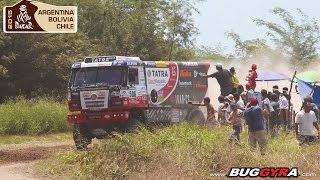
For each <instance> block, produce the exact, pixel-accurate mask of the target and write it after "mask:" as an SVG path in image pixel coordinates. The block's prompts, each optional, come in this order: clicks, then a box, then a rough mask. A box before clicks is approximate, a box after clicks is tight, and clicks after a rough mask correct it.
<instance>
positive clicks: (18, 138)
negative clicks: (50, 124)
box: [0, 132, 72, 147]
mask: <svg viewBox="0 0 320 180" xmlns="http://www.w3.org/2000/svg"><path fill="white" fill-rule="evenodd" d="M67 141H70V142H71V141H72V134H71V133H70V132H65V133H54V134H47V135H41V136H39V135H0V147H7V146H8V147H10V146H11V145H14V146H16V145H21V146H23V145H26V144H30V145H32V144H37V145H39V144H43V143H61V142H67Z"/></svg>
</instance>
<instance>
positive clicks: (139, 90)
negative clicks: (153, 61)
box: [128, 66, 147, 107]
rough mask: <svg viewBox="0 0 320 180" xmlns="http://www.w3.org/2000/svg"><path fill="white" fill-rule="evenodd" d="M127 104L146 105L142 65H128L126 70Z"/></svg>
mask: <svg viewBox="0 0 320 180" xmlns="http://www.w3.org/2000/svg"><path fill="white" fill-rule="evenodd" d="M128 87H129V90H128V91H129V92H128V94H129V104H130V105H131V106H138V107H140V106H147V88H146V82H145V77H144V70H143V67H140V66H137V67H129V70H128Z"/></svg>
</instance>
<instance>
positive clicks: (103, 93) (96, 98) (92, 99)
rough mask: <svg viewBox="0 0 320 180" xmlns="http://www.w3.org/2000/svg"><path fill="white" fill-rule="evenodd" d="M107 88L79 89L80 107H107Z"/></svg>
mask: <svg viewBox="0 0 320 180" xmlns="http://www.w3.org/2000/svg"><path fill="white" fill-rule="evenodd" d="M108 95H109V91H108V90H97V91H81V92H80V97H81V107H82V109H88V110H100V109H102V108H108Z"/></svg>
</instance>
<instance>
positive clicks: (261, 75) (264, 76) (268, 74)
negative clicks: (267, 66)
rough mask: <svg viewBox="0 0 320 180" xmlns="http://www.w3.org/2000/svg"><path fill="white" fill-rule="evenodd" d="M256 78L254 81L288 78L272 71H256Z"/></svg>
mask: <svg viewBox="0 0 320 180" xmlns="http://www.w3.org/2000/svg"><path fill="white" fill-rule="evenodd" d="M257 73H258V78H257V79H256V81H281V80H289V79H290V78H289V77H288V76H286V75H283V74H281V73H277V72H273V71H262V72H260V71H258V72H257Z"/></svg>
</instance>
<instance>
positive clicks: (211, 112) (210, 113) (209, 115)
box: [203, 97, 217, 124]
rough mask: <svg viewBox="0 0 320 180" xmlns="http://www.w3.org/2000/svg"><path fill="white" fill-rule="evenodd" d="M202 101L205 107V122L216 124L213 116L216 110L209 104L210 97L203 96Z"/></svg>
mask: <svg viewBox="0 0 320 180" xmlns="http://www.w3.org/2000/svg"><path fill="white" fill-rule="evenodd" d="M203 102H204V105H205V106H206V107H207V123H212V124H217V122H216V116H215V113H216V110H215V109H214V108H213V106H212V105H211V104H210V98H209V97H205V98H204V100H203Z"/></svg>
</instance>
